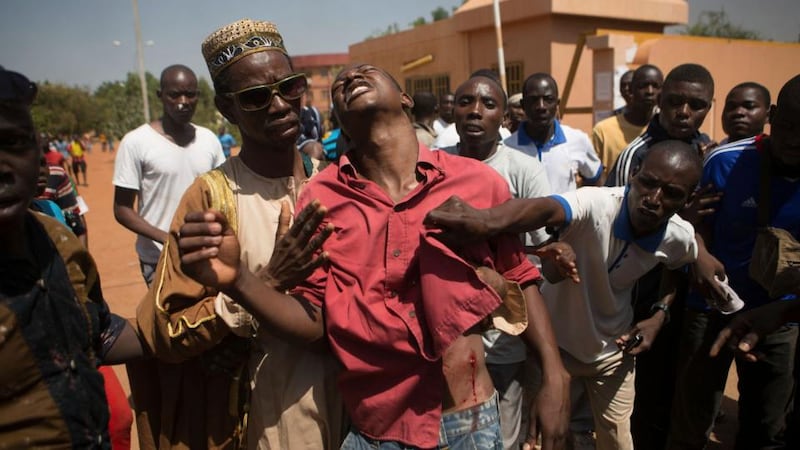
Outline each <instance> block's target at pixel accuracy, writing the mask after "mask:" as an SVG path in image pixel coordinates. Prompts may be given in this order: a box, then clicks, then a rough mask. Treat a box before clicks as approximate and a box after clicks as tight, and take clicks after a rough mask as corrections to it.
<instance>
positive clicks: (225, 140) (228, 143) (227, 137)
mask: <svg viewBox="0 0 800 450" xmlns="http://www.w3.org/2000/svg"><path fill="white" fill-rule="evenodd" d="M217 138H219V144H220V145H221V146H222V154H223V155H225V159H228V158H230V157H231V148H233V147H236V146H237V145H238V144H237V143H236V139H234V137H233V136H232V135H231V134H230V133H228V128H227V127H225V126H224V125H223V126H221V127H219V131H218V132H217Z"/></svg>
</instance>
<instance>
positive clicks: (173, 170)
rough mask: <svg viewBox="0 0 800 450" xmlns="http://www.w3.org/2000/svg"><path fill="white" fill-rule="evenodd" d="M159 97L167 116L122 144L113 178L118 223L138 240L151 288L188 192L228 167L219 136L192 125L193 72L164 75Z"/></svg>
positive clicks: (172, 69) (180, 69)
mask: <svg viewBox="0 0 800 450" xmlns="http://www.w3.org/2000/svg"><path fill="white" fill-rule="evenodd" d="M157 95H158V98H159V100H161V104H162V105H163V115H162V116H161V118H159V119H158V120H156V121H154V122H151V123H146V124H144V125H142V126H140V127H139V128H137V129H135V130H133V131H131V132H129V133H128V134H126V135H125V137H123V138H122V142H120V146H119V151H118V152H117V156H116V159H115V161H114V178H113V183H114V217H116V219H117V222H119V223H120V224H121V225H122V226H124V227H125V228H127V229H129V230H131V231H133V232H134V233H136V234H137V238H136V253H137V254H138V255H139V263H140V267H141V269H142V276H143V277H144V279H145V282H146V283H147V284H148V285H150V283H152V282H153V273H154V271H155V267H156V263H157V262H158V255H159V254H161V248H162V247H163V245H164V242H166V240H167V230H168V229H169V224H170V221H171V220H172V214H173V213H174V212H175V208H177V206H178V201H179V200H180V198H181V195H182V194H183V191H185V190H186V188H187V187H189V185H190V184H191V183H192V181H194V179H195V178H196V177H197V176H198V175H200V174H201V173H204V172H207V171H209V170H211V169H213V168H214V167H217V166H218V165H220V164H222V162H223V161H225V156H224V155H223V153H222V146H221V145H220V143H219V140H218V139H217V136H216V135H215V134H214V132H212V131H211V130H209V129H207V128H203V127H200V126H197V125H194V124H192V123H191V120H192V116H194V111H195V107H196V106H197V95H198V90H197V77H195V74H194V72H192V70H191V69H189V68H188V67H186V66H182V65H173V66H169V67H167V68H166V69H164V71H163V72H161V86H160V89H159V90H158V92H157ZM137 200H138V202H137ZM134 203H136V204H137V206H136V207H134Z"/></svg>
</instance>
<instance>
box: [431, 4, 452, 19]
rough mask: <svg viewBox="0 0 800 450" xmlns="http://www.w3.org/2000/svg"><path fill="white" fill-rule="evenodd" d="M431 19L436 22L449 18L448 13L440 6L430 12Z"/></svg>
mask: <svg viewBox="0 0 800 450" xmlns="http://www.w3.org/2000/svg"><path fill="white" fill-rule="evenodd" d="M431 17H432V18H433V21H434V22H438V21H440V20H444V19H447V18H448V17H450V13H449V12H447V10H446V9H444V8H442V7H441V6H440V7H438V8H436V9H434V10H433V11H431Z"/></svg>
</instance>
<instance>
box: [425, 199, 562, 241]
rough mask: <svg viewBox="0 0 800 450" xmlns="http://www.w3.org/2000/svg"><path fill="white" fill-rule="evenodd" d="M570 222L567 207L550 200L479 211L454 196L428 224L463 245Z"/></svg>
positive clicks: (513, 201)
mask: <svg viewBox="0 0 800 450" xmlns="http://www.w3.org/2000/svg"><path fill="white" fill-rule="evenodd" d="M566 219H567V216H566V212H565V211H564V207H563V206H561V204H560V203H559V202H558V201H557V200H555V199H553V198H550V197H541V198H518V199H511V200H508V201H506V202H505V203H503V204H501V205H498V206H495V207H493V208H488V209H475V208H473V207H472V206H470V205H468V204H467V203H465V202H464V201H463V200H461V199H460V198H458V197H456V196H453V197H450V198H449V199H447V201H445V202H444V203H442V204H441V205H439V206H438V207H436V209H434V210H433V211H431V212H429V213H428V215H427V216H426V217H425V224H426V225H428V226H433V227H441V228H443V229H444V231H445V234H448V235H450V236H451V237H452V238H453V239H455V240H461V241H462V242H463V241H465V240H466V241H474V240H477V239H483V238H486V237H487V236H493V235H496V234H499V233H515V234H519V233H525V232H527V231H531V230H536V229H538V228H542V227H546V226H560V225H563V224H564V222H565V221H566Z"/></svg>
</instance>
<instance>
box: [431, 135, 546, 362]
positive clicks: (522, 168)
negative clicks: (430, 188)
mask: <svg viewBox="0 0 800 450" xmlns="http://www.w3.org/2000/svg"><path fill="white" fill-rule="evenodd" d="M441 150H442V151H445V152H447V153H450V154H453V155H458V154H459V153H458V146H457V145H456V146H452V147H446V148H443V149H441ZM483 162H484V163H486V164H487V165H488V166H489V167H491V168H493V169H494V170H496V171H497V172H498V173H499V174H500V175H501V176H502V177H503V178H504V179H505V180H506V181H507V182H508V187H509V189H510V190H511V195H512V196H513V197H514V198H537V197H547V196H548V195H551V194H552V193H553V191H552V190H551V189H550V182H549V181H548V179H547V173H546V172H545V168H544V165H543V164H542V163H541V162H540V161H539V160H538V159H536V158H534V157H532V156H529V155H526V154H525V153H522V152H521V151H519V150H516V149H513V148H511V147H507V146H506V145H504V144H503V143H502V142H500V143H498V145H497V150H496V151H495V153H494V154H493V155H492V156H490V157H488V158H486V159H485V160H483ZM520 238H521V239H522V241H523V242H524V243H525V245H528V246H535V245H538V244H541V243H543V242H545V241H546V240H547V239H548V238H549V235H548V234H547V232H545V231H544V229H543V228H542V229H538V230H535V231H531V232H529V233H526V234H525V235H523V236H520ZM483 345H484V348H485V349H486V362H487V363H489V364H512V363H517V362H522V361H524V360H525V344H524V343H523V342H522V340H521V339H520V338H519V336H509V335H507V334H505V333H503V332H501V331H498V330H489V331H486V332H485V333H484V334H483Z"/></svg>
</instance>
